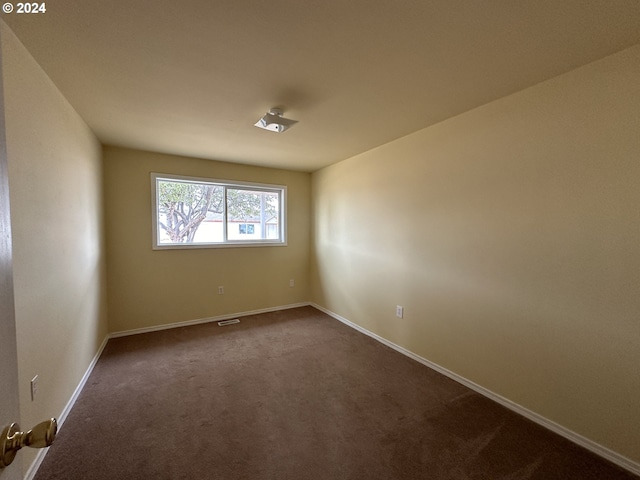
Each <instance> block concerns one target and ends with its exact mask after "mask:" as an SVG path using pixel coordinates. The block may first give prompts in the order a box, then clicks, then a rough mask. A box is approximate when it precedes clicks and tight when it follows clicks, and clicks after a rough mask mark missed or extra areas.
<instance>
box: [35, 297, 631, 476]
mask: <svg viewBox="0 0 640 480" xmlns="http://www.w3.org/2000/svg"><path fill="white" fill-rule="evenodd" d="M637 478H638V477H635V476H633V475H631V474H629V473H627V472H625V471H623V470H621V469H619V468H618V467H616V466H614V465H611V464H609V463H607V462H606V461H604V460H602V459H600V458H598V457H596V456H595V455H593V454H591V453H590V452H587V451H586V450H583V449H582V448H580V447H578V446H576V445H574V444H572V443H570V442H568V441H566V440H565V439H563V438H561V437H559V436H557V435H555V434H553V433H551V432H549V431H547V430H545V429H543V428H541V427H539V426H537V425H535V424H533V423H532V422H530V421H528V420H526V419H525V418H522V417H520V416H518V415H516V414H514V413H513V412H510V411H509V410H507V409H505V408H503V407H501V406H500V405H498V404H496V403H494V402H492V401H490V400H488V399H486V398H484V397H482V396H481V395H479V394H477V393H475V392H473V391H471V390H469V389H467V388H465V387H463V386H461V385H459V384H458V383H456V382H454V381H452V380H450V379H448V378H446V377H444V376H442V375H440V374H438V373H436V372H434V371H432V370H431V369H429V368H427V367H425V366H423V365H421V364H419V363H417V362H415V361H413V360H411V359H409V358H407V357H405V356H403V355H401V354H399V353H397V352H395V351H393V350H391V349H389V348H387V347H386V346H384V345H382V344H380V343H378V342H376V341H375V340H372V339H371V338H369V337H367V336H365V335H362V334H360V333H358V332H356V331H355V330H353V329H351V328H349V327H347V326H345V325H343V324H341V323H340V322H338V321H336V320H334V319H332V318H331V317H329V316H327V315H325V314H323V313H321V312H319V311H317V310H316V309H314V308H311V307H305V308H298V309H292V310H286V311H282V312H275V313H268V314H262V315H254V316H250V317H245V318H243V319H242V322H241V323H240V324H237V325H231V326H226V327H219V326H218V325H217V324H215V323H211V324H204V325H197V326H190V327H183V328H177V329H172V330H164V331H160V332H154V333H148V334H142V335H135V336H130V337H123V338H116V339H112V340H110V341H109V342H108V344H107V346H106V348H105V350H104V353H103V354H102V356H101V358H100V360H99V361H98V363H97V365H96V367H95V369H94V371H93V373H92V375H91V377H90V378H89V380H88V382H87V384H86V386H85V388H84V390H83V391H82V393H81V395H80V397H79V398H78V400H77V402H76V404H75V406H74V408H73V409H72V411H71V413H70V414H69V416H68V418H67V420H66V422H65V423H64V425H63V427H62V428H61V430H60V433H59V436H58V438H57V439H56V442H55V443H54V445H53V446H52V447H50V450H49V453H48V454H47V456H46V458H45V460H44V462H43V463H42V465H41V467H40V469H39V471H38V474H37V476H36V480H49V479H65V480H74V479H78V480H80V479H82V480H102V479H104V480H116V479H217V480H232V479H233V480H240V479H246V480H263V479H264V480H266V479H292V480H305V479H309V480H329V479H352V480H356V479H362V480H375V479H429V480H441V479H465V480H467V479H491V480H520V479H522V480H525V479H536V480H543V479H544V480H554V479H558V480H571V479H576V480H577V479H580V480H591V479H593V480H602V479H614V480H618V479H619V480H631V479H637Z"/></svg>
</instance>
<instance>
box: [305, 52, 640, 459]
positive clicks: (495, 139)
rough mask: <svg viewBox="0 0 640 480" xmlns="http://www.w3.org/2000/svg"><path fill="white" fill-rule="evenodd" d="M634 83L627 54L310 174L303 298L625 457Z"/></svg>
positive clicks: (636, 384) (629, 415)
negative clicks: (400, 314)
mask: <svg viewBox="0 0 640 480" xmlns="http://www.w3.org/2000/svg"><path fill="white" fill-rule="evenodd" d="M639 78H640V46H636V47H634V48H632V49H629V50H626V51H623V52H621V53H619V54H617V55H613V56H611V57H608V58H605V59H603V60H601V61H598V62H595V63H593V64H590V65H587V66H585V67H583V68H580V69H578V70H575V71H573V72H570V73H568V74H565V75H563V76H560V77H557V78H555V79H553V80H550V81H547V82H545V83H542V84H539V85H537V86H535V87H533V88H529V89H527V90H525V91H522V92H520V93H517V94H514V95H511V96H509V97H506V98H503V99H501V100H499V101H496V102H493V103H490V104H488V105H486V106H483V107H481V108H478V109H475V110H473V111H470V112H468V113H465V114H463V115H460V116H458V117H455V118H452V119H450V120H448V121H445V122H443V123H441V124H438V125H436V126H433V127H431V128H427V129H425V130H422V131H419V132H417V133H415V134H413V135H410V136H407V137H404V138H402V139H399V140H397V141H394V142H391V143H389V144H386V145H384V146H382V147H380V148H377V149H375V150H372V151H370V152H367V153H364V154H361V155H358V156H356V157H354V158H351V159H349V160H346V161H343V162H341V163H338V164H336V165H334V166H331V167H328V168H325V169H323V170H320V171H318V172H316V173H314V174H313V176H312V205H313V207H312V208H313V217H314V219H313V231H314V233H313V239H314V242H313V243H314V247H313V250H312V266H311V269H312V279H311V284H312V300H313V301H314V302H316V303H317V304H319V305H321V306H323V307H325V308H327V309H329V310H331V311H333V312H335V313H337V314H339V315H341V316H343V317H345V318H347V319H349V320H351V321H353V322H355V323H357V324H359V325H361V326H363V327H364V328H366V329H368V330H370V331H372V332H374V333H376V334H379V335H381V336H383V337H385V338H386V339H388V340H390V341H392V342H394V343H396V344H398V345H400V346H403V347H405V348H407V349H409V350H411V351H413V352H415V353H417V354H418V355H420V356H422V357H424V358H426V359H428V360H431V361H433V362H435V363H437V364H439V365H441V366H443V367H445V368H447V369H449V370H451V371H453V372H455V373H457V374H459V375H461V376H463V377H465V378H467V379H469V380H471V381H473V382H476V383H478V384H480V385H481V386H483V387H485V388H487V389H489V390H491V391H493V392H495V393H498V394H500V395H503V396H504V397H507V398H508V399H510V400H512V401H514V402H516V403H518V404H520V405H522V406H524V407H526V408H529V409H531V410H533V411H535V412H537V413H539V414H541V415H543V416H544V417H546V418H548V419H551V420H553V421H555V422H558V423H559V424H561V425H563V426H565V427H567V428H569V429H571V430H573V431H575V432H577V433H579V434H582V435H584V436H586V437H587V438H589V439H591V440H594V441H596V442H598V443H600V444H601V445H604V446H606V447H609V448H611V449H613V450H615V451H617V452H619V453H621V454H622V455H624V456H626V457H628V458H631V459H632V460H635V461H636V462H640V429H638V425H640V375H638V367H639V366H640V320H639V317H638V315H639V313H638V312H640V294H639V292H640V248H639V246H640V187H639V181H640V155H639V153H640V115H639V114H638V112H640V82H639V81H638V79H639ZM396 304H400V305H404V306H405V318H404V319H398V318H396V317H395V305H396Z"/></svg>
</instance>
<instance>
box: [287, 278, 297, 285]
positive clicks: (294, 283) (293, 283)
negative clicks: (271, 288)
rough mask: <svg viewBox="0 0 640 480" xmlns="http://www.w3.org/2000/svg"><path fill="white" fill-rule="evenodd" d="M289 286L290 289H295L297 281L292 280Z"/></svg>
mask: <svg viewBox="0 0 640 480" xmlns="http://www.w3.org/2000/svg"><path fill="white" fill-rule="evenodd" d="M289 286H290V287H295V286H296V281H295V280H294V279H293V278H292V279H291V280H289Z"/></svg>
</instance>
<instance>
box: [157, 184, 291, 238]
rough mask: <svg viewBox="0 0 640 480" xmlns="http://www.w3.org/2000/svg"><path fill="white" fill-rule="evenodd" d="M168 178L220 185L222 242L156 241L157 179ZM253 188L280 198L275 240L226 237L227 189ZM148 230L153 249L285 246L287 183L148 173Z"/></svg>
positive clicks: (158, 229)
mask: <svg viewBox="0 0 640 480" xmlns="http://www.w3.org/2000/svg"><path fill="white" fill-rule="evenodd" d="M160 180H168V181H176V182H186V183H189V182H191V183H207V184H211V185H216V186H220V187H223V188H224V189H225V191H224V196H225V212H224V215H223V222H222V223H223V232H224V233H223V235H224V241H223V242H211V243H202V242H198V243H159V236H158V234H159V233H160V229H161V228H162V227H160V226H159V225H158V195H157V186H158V181H160ZM227 188H231V189H239V190H256V191H264V192H268V193H277V194H278V195H279V198H280V205H279V207H280V209H279V222H278V223H279V227H280V232H279V233H280V238H278V239H255V240H229V239H228V232H227V213H226V196H227V193H226V189H227ZM151 231H152V248H153V250H177V249H180V250H181V249H192V248H231V247H265V246H272V247H275V246H286V245H287V187H286V185H272V184H268V183H254V182H240V181H236V180H219V179H214V178H206V177H190V176H184V175H174V174H168V173H155V172H152V173H151Z"/></svg>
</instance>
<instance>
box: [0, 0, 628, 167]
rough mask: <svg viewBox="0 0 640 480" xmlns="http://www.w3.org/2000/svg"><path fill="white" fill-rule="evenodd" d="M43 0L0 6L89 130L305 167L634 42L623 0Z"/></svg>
mask: <svg viewBox="0 0 640 480" xmlns="http://www.w3.org/2000/svg"><path fill="white" fill-rule="evenodd" d="M46 6H47V11H46V13H45V14H38V15H34V14H31V15H26V14H23V15H19V14H16V13H12V14H3V15H2V18H3V19H4V20H5V22H6V23H7V24H8V25H9V26H10V27H11V29H12V30H13V31H14V32H15V33H16V35H17V36H18V37H19V38H20V40H21V41H22V42H23V43H24V45H25V46H26V47H27V49H28V50H29V51H30V52H31V54H32V55H33V56H34V57H35V59H36V60H37V61H38V62H39V63H40V65H41V66H42V68H43V69H44V70H45V71H46V72H47V74H48V75H49V76H50V77H51V79H52V80H53V82H54V83H55V84H56V85H57V86H58V88H59V89H60V90H61V91H62V93H63V94H64V95H65V97H66V98H67V99H68V100H69V102H70V103H71V104H72V105H73V106H74V107H75V109H76V110H77V111H78V112H79V114H80V115H81V116H82V117H83V118H84V119H85V121H86V122H87V123H88V124H89V126H90V127H91V128H92V129H93V131H94V132H95V133H96V135H97V136H98V138H99V139H100V140H101V141H102V142H103V143H105V144H109V145H118V146H125V147H131V148H138V149H144V150H151V151H158V152H165V153H173V154H180V155H187V156H193V157H202V158H208V159H216V160H224V161H230V162H240V163H248V164H254V165H264V166H270V167H281V168H290V169H296V170H305V171H313V170H316V169H318V168H321V167H323V166H326V165H329V164H331V163H334V162H337V161H340V160H343V159H345V158H348V157H351V156H353V155H356V154H358V153H361V152H363V151H366V150H369V149H371V148H374V147H376V146H378V145H381V144H384V143H386V142H389V141H391V140H393V139H396V138H399V137H401V136H404V135H407V134H409V133H412V132H414V131H417V130H420V129H422V128H424V127H427V126H429V125H432V124H434V123H437V122H440V121H442V120H444V119H446V118H449V117H451V116H454V115H457V114H459V113H462V112H465V111H467V110H470V109H472V108H475V107H477V106H479V105H482V104H484V103H487V102H490V101H492V100H495V99H497V98H500V97H503V96H505V95H508V94H510V93H513V92H516V91H518V90H521V89H523V88H526V87H528V86H531V85H534V84H536V83H539V82H541V81H543V80H546V79H548V78H551V77H554V76H556V75H559V74H561V73H564V72H566V71H569V70H571V69H574V68H576V67H579V66H581V65H584V64H586V63H589V62H592V61H594V60H597V59H599V58H602V57H604V56H607V55H609V54H612V53H614V52H616V51H619V50H622V49H624V48H627V47H629V46H631V45H634V44H636V43H639V42H640V1H638V0H535V1H524V0H523V1H519V0H384V1H382V0H268V1H267V0H146V1H145V0H108V1H106V0H102V1H98V0H57V1H50V2H47V3H46ZM274 106H279V107H282V108H284V110H285V116H286V117H288V118H292V119H295V120H298V121H299V122H300V123H298V124H296V125H295V126H294V127H292V128H291V129H289V130H288V131H287V132H285V133H282V134H276V133H272V132H268V131H265V130H261V129H258V128H255V127H254V126H253V124H254V123H255V122H256V121H257V120H258V118H259V117H260V116H262V115H263V114H264V113H265V112H266V111H267V110H268V109H269V108H270V107H274Z"/></svg>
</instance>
